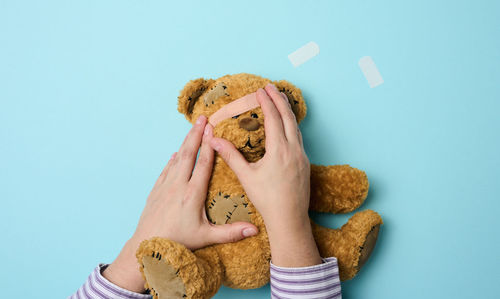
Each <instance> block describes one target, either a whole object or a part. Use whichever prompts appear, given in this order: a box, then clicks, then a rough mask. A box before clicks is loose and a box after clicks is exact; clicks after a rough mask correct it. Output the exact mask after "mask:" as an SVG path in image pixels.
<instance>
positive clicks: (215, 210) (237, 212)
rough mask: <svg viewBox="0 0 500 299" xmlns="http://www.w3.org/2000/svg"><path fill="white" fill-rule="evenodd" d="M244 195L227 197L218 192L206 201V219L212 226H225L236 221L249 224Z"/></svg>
mask: <svg viewBox="0 0 500 299" xmlns="http://www.w3.org/2000/svg"><path fill="white" fill-rule="evenodd" d="M251 213H252V212H250V211H249V209H248V202H246V201H245V195H236V196H229V195H225V194H223V193H222V192H219V193H218V194H217V195H215V196H214V198H212V199H211V200H209V201H207V217H208V220H209V221H210V222H212V223H213V224H227V223H234V222H237V221H246V222H251V219H250V214H251Z"/></svg>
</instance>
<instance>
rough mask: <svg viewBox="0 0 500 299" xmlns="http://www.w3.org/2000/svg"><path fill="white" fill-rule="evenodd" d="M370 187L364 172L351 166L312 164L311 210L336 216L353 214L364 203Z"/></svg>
mask: <svg viewBox="0 0 500 299" xmlns="http://www.w3.org/2000/svg"><path fill="white" fill-rule="evenodd" d="M368 187H369V183H368V178H367V177H366V174H365V172H364V171H361V170H359V169H356V168H353V167H351V166H349V165H329V166H323V165H314V164H311V199H310V204H309V209H310V210H312V211H316V212H330V213H336V214H338V213H348V212H351V211H353V210H355V209H357V208H358V207H359V206H360V205H361V204H362V203H363V202H364V200H365V198H366V196H367V195H368Z"/></svg>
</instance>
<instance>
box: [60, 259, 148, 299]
mask: <svg viewBox="0 0 500 299" xmlns="http://www.w3.org/2000/svg"><path fill="white" fill-rule="evenodd" d="M107 266H108V265H106V264H99V266H97V267H96V268H95V269H94V271H93V272H92V274H90V276H89V277H88V278H87V281H86V282H85V283H84V284H83V285H82V286H81V287H80V288H79V289H78V291H77V292H76V293H74V294H73V295H71V296H70V297H68V298H69V299H90V298H92V299H108V298H115V299H151V297H152V296H151V295H146V294H138V293H134V292H131V291H129V290H125V289H123V288H120V287H119V286H117V285H115V284H113V283H111V282H109V280H107V279H106V278H104V277H103V276H102V275H101V271H102V270H104V269H105V268H106V267H107Z"/></svg>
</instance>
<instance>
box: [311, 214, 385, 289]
mask: <svg viewBox="0 0 500 299" xmlns="http://www.w3.org/2000/svg"><path fill="white" fill-rule="evenodd" d="M381 224H382V218H381V217H380V215H379V214H377V213H376V212H374V211H372V210H366V211H362V212H358V213H356V214H354V215H353V216H352V217H351V218H350V219H349V221H347V223H346V224H344V225H343V226H342V228H340V229H330V228H326V227H322V226H320V225H318V224H315V223H312V229H313V235H314V239H315V240H316V244H317V245H318V249H319V252H320V255H321V256H322V257H325V258H326V257H336V258H337V261H338V264H339V272H340V279H341V280H343V281H344V280H349V279H352V278H353V277H354V276H355V275H356V274H357V273H358V272H359V270H360V269H361V267H363V265H364V264H365V263H366V261H367V260H368V258H369V257H370V254H371V253H372V251H373V248H374V247H375V243H376V241H377V237H378V232H379V228H380V225H381Z"/></svg>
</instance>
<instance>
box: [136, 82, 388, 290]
mask: <svg viewBox="0 0 500 299" xmlns="http://www.w3.org/2000/svg"><path fill="white" fill-rule="evenodd" d="M268 83H273V84H274V85H275V86H276V87H277V88H278V90H280V91H281V92H283V93H284V94H285V95H286V96H287V97H288V100H289V102H290V105H291V108H292V111H293V113H294V114H295V116H296V119H297V122H300V121H301V120H303V119H304V117H305V116H306V109H307V108H306V104H305V101H304V98H303V96H302V92H301V90H300V89H299V88H297V87H295V86H294V85H292V84H291V83H289V82H287V81H284V80H281V81H271V80H269V79H266V78H263V77H260V76H257V75H253V74H246V73H241V74H234V75H226V76H223V77H220V78H218V79H203V78H199V79H196V80H191V81H189V82H188V83H187V84H186V85H185V86H184V88H183V89H182V91H181V92H180V95H179V97H178V111H179V112H180V113H182V114H184V116H185V117H186V119H187V120H188V121H189V122H191V123H193V122H194V121H195V120H196V119H197V118H198V116H200V115H205V116H206V117H211V116H215V115H216V113H218V111H219V110H221V111H223V109H225V108H224V107H226V106H227V105H228V104H230V103H232V102H236V101H237V100H238V99H240V98H242V97H244V96H247V95H251V94H252V93H254V92H256V91H257V89H259V88H264V86H266V85H267V84H268ZM249 108H251V109H250V110H248V109H246V110H247V111H245V109H244V110H242V113H241V114H238V115H233V116H232V117H231V116H230V117H225V118H223V119H219V120H218V122H217V123H216V124H215V126H214V130H213V132H214V136H216V137H222V138H225V139H227V140H229V141H230V142H232V143H233V144H234V145H235V147H236V148H238V149H239V151H240V152H241V153H242V155H243V156H244V157H245V158H246V160H248V161H249V162H255V161H258V160H259V159H261V158H262V157H263V156H264V154H265V137H266V136H265V132H264V119H263V118H264V116H263V113H262V110H261V108H260V107H258V106H255V105H254V106H252V107H249ZM218 114H220V113H218ZM310 178H311V192H310V194H311V196H310V208H309V209H310V210H311V211H317V212H325V213H348V212H351V211H354V210H355V209H357V208H358V207H359V206H360V205H361V204H362V203H363V202H364V200H365V198H366V197H367V195H368V187H369V183H368V179H367V176H366V174H365V173H364V172H363V171H361V170H358V169H356V168H353V167H350V166H349V165H330V166H322V165H311V175H310ZM205 210H206V214H207V218H208V219H209V221H210V222H212V223H213V224H215V225H219V224H225V223H233V222H237V221H248V222H251V223H253V224H254V225H255V226H257V227H258V229H259V233H258V234H257V235H255V236H252V237H249V238H246V239H243V240H240V241H237V242H233V243H224V244H216V245H211V246H207V247H204V248H202V249H198V250H195V251H194V252H192V251H191V250H189V249H187V248H186V247H184V246H183V245H182V244H179V243H176V242H174V241H171V240H169V239H165V238H161V237H154V238H152V239H149V240H144V241H143V242H142V243H141V245H140V246H139V248H138V250H137V252H136V256H137V260H138V262H139V265H140V271H141V273H142V275H143V277H144V279H145V281H146V283H145V288H146V289H148V290H149V291H150V293H151V294H152V295H153V298H210V297H212V296H214V295H215V293H217V291H218V289H219V288H220V286H221V285H222V284H223V285H225V286H227V287H230V288H237V289H253V288H259V287H262V286H264V285H265V284H267V283H268V282H269V279H270V261H271V251H270V246H269V240H268V236H267V233H266V228H265V225H264V222H263V219H262V217H261V215H260V214H259V212H258V211H257V210H256V209H255V207H254V205H253V204H252V201H251V199H249V198H248V197H247V195H246V194H245V190H244V189H243V188H242V186H241V184H240V183H239V181H238V178H237V177H236V175H235V174H234V173H233V171H232V170H231V169H230V168H229V167H228V165H227V164H226V163H225V162H224V160H223V159H222V158H221V157H220V156H219V155H217V154H216V156H215V158H214V165H213V170H212V176H211V179H210V182H209V186H208V192H207V197H206V201H205ZM276 212H277V213H279V211H276ZM381 224H382V219H381V217H380V215H379V214H378V213H376V212H374V211H372V210H365V211H361V212H357V213H355V214H354V215H353V216H352V217H351V218H350V219H349V220H348V221H347V223H345V224H344V225H343V226H342V227H341V228H340V229H331V228H327V227H322V226H320V225H318V224H316V223H314V222H313V221H312V220H311V226H312V232H313V235H314V238H315V241H316V244H317V246H318V249H319V252H320V255H321V256H322V257H332V256H333V257H336V258H337V260H338V264H339V274H340V279H341V280H342V281H344V280H348V279H352V278H353V277H354V276H355V275H356V274H357V273H358V272H359V271H360V269H361V267H362V266H363V265H364V264H365V263H366V261H367V259H368V257H369V256H370V254H371V252H372V251H373V249H374V247H375V244H376V240H377V237H378V233H379V228H380V225H381Z"/></svg>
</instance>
